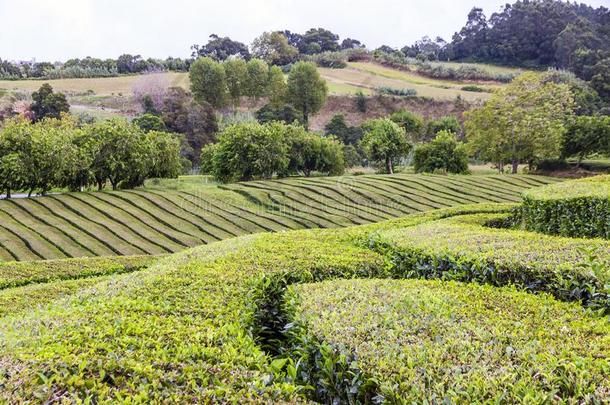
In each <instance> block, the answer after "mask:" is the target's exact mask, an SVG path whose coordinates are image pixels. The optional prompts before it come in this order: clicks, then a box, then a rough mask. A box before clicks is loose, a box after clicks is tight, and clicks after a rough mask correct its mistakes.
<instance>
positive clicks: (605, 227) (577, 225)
mask: <svg viewBox="0 0 610 405" xmlns="http://www.w3.org/2000/svg"><path fill="white" fill-rule="evenodd" d="M519 214H520V219H521V221H522V223H523V226H524V227H525V228H526V229H529V230H532V231H537V232H543V233H547V234H552V235H562V236H570V237H587V238H596V237H599V238H606V239H610V175H609V176H597V177H592V178H587V179H581V180H575V181H568V182H564V183H561V184H554V185H552V186H544V187H541V188H537V189H534V190H531V191H527V192H525V193H524V199H523V206H522V208H521V210H520V213H519Z"/></svg>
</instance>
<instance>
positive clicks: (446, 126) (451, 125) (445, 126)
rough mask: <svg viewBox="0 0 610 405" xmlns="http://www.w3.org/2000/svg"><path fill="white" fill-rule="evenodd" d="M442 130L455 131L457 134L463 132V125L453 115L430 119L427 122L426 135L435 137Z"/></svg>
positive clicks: (430, 137) (431, 137)
mask: <svg viewBox="0 0 610 405" xmlns="http://www.w3.org/2000/svg"><path fill="white" fill-rule="evenodd" d="M441 131H447V132H453V133H454V134H455V135H456V136H457V135H460V134H461V132H462V126H461V125H460V122H459V121H458V119H457V118H456V117H454V116H453V115H451V116H446V117H441V118H438V119H435V120H430V121H428V123H427V124H426V137H428V138H429V139H433V138H434V137H435V136H436V134H438V133H439V132H441Z"/></svg>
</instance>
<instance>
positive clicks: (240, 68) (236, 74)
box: [222, 59, 248, 106]
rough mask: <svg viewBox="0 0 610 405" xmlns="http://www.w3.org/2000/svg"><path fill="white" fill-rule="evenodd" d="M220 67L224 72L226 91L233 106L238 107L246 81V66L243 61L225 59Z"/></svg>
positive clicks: (243, 93)
mask: <svg viewBox="0 0 610 405" xmlns="http://www.w3.org/2000/svg"><path fill="white" fill-rule="evenodd" d="M222 67H223V68H224V71H225V80H226V82H227V91H228V94H229V98H230V99H231V103H232V104H233V106H238V105H239V101H240V98H241V96H243V95H245V87H246V83H247V81H248V66H247V65H246V62H245V61H244V60H243V59H227V60H225V61H224V62H223V64H222Z"/></svg>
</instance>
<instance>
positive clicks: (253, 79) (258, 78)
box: [245, 59, 269, 100]
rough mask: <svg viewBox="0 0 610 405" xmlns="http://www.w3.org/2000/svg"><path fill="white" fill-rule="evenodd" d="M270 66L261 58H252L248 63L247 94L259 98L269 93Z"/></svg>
mask: <svg viewBox="0 0 610 405" xmlns="http://www.w3.org/2000/svg"><path fill="white" fill-rule="evenodd" d="M268 82H269V66H268V65H267V64H266V63H265V62H263V61H262V60H260V59H252V60H250V61H249V62H248V65H247V82H246V93H245V94H246V95H247V96H249V97H253V98H255V99H257V100H258V99H259V98H261V97H264V96H266V95H267V85H268Z"/></svg>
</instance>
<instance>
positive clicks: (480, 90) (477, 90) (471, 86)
mask: <svg viewBox="0 0 610 405" xmlns="http://www.w3.org/2000/svg"><path fill="white" fill-rule="evenodd" d="M461 89H462V90H464V91H473V92H475V93H485V92H487V90H486V89H485V88H483V87H480V86H477V85H474V84H469V85H467V86H462V88H461Z"/></svg>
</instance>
